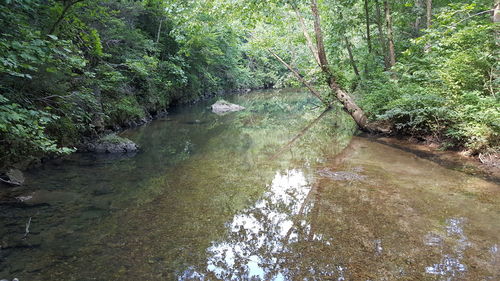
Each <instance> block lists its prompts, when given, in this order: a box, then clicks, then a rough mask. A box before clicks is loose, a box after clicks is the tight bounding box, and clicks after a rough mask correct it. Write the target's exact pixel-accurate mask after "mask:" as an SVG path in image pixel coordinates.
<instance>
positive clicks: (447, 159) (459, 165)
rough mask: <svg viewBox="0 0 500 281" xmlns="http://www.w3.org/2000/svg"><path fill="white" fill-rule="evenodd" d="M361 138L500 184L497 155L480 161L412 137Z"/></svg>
mask: <svg viewBox="0 0 500 281" xmlns="http://www.w3.org/2000/svg"><path fill="white" fill-rule="evenodd" d="M361 136H363V137H366V138H368V139H370V140H373V141H376V142H379V143H382V144H386V145H389V146H392V147H395V148H398V149H401V150H403V151H406V152H410V153H412V154H414V155H415V156H417V157H421V158H424V159H428V160H430V161H433V162H436V163H438V164H440V165H443V166H445V167H449V168H451V169H454V170H457V171H461V172H464V173H466V174H469V175H474V176H480V177H482V178H484V179H487V180H491V181H494V182H500V158H498V156H497V155H491V156H489V157H490V158H491V160H489V161H485V160H481V158H483V157H482V156H481V155H468V154H467V153H466V152H464V151H457V150H443V149H440V144H439V143H435V142H430V143H429V142H423V141H418V140H416V139H414V138H412V137H403V136H399V137H397V136H392V137H388V136H380V135H370V134H361ZM483 159H484V158H483Z"/></svg>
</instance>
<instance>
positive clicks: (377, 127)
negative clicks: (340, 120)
mask: <svg viewBox="0 0 500 281" xmlns="http://www.w3.org/2000/svg"><path fill="white" fill-rule="evenodd" d="M295 11H296V14H297V17H298V18H299V23H300V26H301V28H302V31H303V33H304V37H305V38H306V42H307V46H308V48H309V50H310V51H311V53H312V55H313V56H314V59H315V61H316V62H317V63H318V65H319V67H320V68H321V71H322V73H323V74H324V75H325V77H326V82H327V84H328V87H329V88H330V89H331V91H332V93H333V95H334V96H335V98H336V99H337V100H338V101H339V102H340V103H341V104H342V106H343V108H344V110H345V111H346V112H347V113H349V115H351V117H352V118H353V120H354V121H355V122H356V124H357V125H358V127H359V129H361V130H363V131H367V132H372V133H389V132H390V129H389V128H388V127H387V126H382V125H381V124H379V123H377V122H368V118H367V116H366V114H365V112H364V111H363V110H362V109H361V108H360V107H359V106H358V105H357V104H356V102H355V101H354V98H353V97H352V96H351V95H350V94H349V93H348V92H347V91H345V90H344V89H342V88H341V87H340V85H339V84H338V83H337V79H336V77H335V75H334V74H333V73H332V71H331V69H330V65H329V63H328V59H327V55H326V51H325V45H324V40H323V32H322V29H321V18H320V15H319V11H318V4H317V1H316V0H311V12H312V15H313V19H314V35H315V38H316V44H313V42H312V39H311V37H310V36H309V35H308V32H307V30H306V26H305V24H304V19H303V17H302V16H301V15H300V13H299V12H298V9H297V8H296V7H295ZM314 45H316V46H315V47H314ZM269 52H271V54H272V55H273V56H274V57H275V58H276V59H277V60H279V61H280V62H281V63H282V64H283V65H284V66H286V67H287V68H288V69H289V70H290V71H291V72H292V73H293V74H294V76H295V77H296V78H297V79H298V80H299V81H300V82H301V83H302V84H303V85H304V86H305V87H306V88H307V89H308V90H309V91H310V92H311V93H312V94H313V95H314V96H316V97H317V98H318V99H319V100H320V101H321V102H323V103H324V104H325V105H326V106H328V107H330V106H331V105H330V104H328V103H327V101H326V99H324V98H322V97H321V95H320V94H319V92H318V91H317V90H315V89H314V88H313V87H312V86H311V85H310V84H309V83H308V82H307V81H306V80H305V79H304V78H303V77H302V76H301V75H300V74H299V73H298V72H297V71H296V70H295V69H293V67H291V66H290V65H289V64H288V63H286V62H285V61H284V60H283V59H281V58H280V57H279V56H278V55H277V54H276V53H274V52H273V51H272V50H270V49H269Z"/></svg>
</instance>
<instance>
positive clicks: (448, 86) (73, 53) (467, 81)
mask: <svg viewBox="0 0 500 281" xmlns="http://www.w3.org/2000/svg"><path fill="white" fill-rule="evenodd" d="M499 9H500V4H499V2H498V1H492V0H467V1H466V0H404V1H394V0H318V1H316V0H312V1H305V0H304V1H300V0H295V1H294V0H262V1H259V0H242V1H235V0H227V1H224V0H203V1H201V0H196V1H195V0H179V1H175V0H107V1H102V0H35V1H33V0H2V1H0V26H1V27H2V28H1V29H2V33H1V35H0V162H1V163H2V166H6V165H8V164H11V163H15V162H19V161H25V160H26V159H32V158H33V157H40V156H55V155H64V154H68V153H71V152H73V151H74V150H75V147H77V146H78V144H79V143H81V142H83V141H85V140H89V139H94V138H96V137H98V136H101V135H103V134H105V133H109V132H112V131H119V130H120V129H123V128H127V127H131V126H136V125H139V124H143V123H145V122H147V121H148V120H150V119H151V118H154V117H155V116H157V115H159V114H163V113H164V112H166V111H168V110H169V109H170V108H173V107H175V106H176V105H179V104H185V103H194V102H197V101H199V100H201V99H204V98H206V97H210V96H215V95H218V96H220V95H224V94H229V93H233V92H242V91H248V90H250V89H266V88H288V87H305V88H309V89H310V91H311V93H312V94H314V95H315V96H317V98H318V104H322V106H325V107H332V106H333V107H343V108H344V109H345V110H346V111H347V112H349V113H351V115H352V116H353V118H354V120H355V121H356V123H357V124H358V125H359V127H360V128H361V129H364V130H368V131H371V132H375V133H380V131H382V132H383V133H390V134H394V135H402V136H407V137H412V138H415V139H418V140H420V141H428V142H435V143H439V145H440V147H441V148H443V149H460V150H464V151H466V152H467V153H468V154H470V155H477V154H479V153H483V154H487V153H489V154H492V153H497V152H498V149H499V144H500V143H499V134H500V113H499V110H500V106H499V105H500V103H499V100H498V98H499V97H498V92H499V91H498V89H499V86H500V78H499V71H500V65H499V60H498V58H499V53H498V52H499V50H500V48H499V44H500V41H499V40H500V34H499V31H498V22H499V21H500V10H499ZM359 114H361V115H359ZM372 125H373V126H374V127H373V126H372ZM370 126H372V127H370ZM381 127H384V129H383V130H381V129H380V128H381Z"/></svg>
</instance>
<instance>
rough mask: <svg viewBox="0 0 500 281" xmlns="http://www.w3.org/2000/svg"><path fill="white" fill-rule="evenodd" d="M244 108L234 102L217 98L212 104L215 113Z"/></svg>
mask: <svg viewBox="0 0 500 281" xmlns="http://www.w3.org/2000/svg"><path fill="white" fill-rule="evenodd" d="M244 109H245V108H244V107H243V106H241V105H237V104H234V103H229V102H227V101H225V100H218V101H217V102H216V103H214V104H212V112H213V113H215V114H219V115H222V114H226V113H228V112H235V111H240V110H244Z"/></svg>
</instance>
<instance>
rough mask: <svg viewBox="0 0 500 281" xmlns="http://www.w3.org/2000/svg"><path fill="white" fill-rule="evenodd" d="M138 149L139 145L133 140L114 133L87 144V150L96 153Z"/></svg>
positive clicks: (125, 151)
mask: <svg viewBox="0 0 500 281" xmlns="http://www.w3.org/2000/svg"><path fill="white" fill-rule="evenodd" d="M138 149H139V146H138V145H137V144H135V143H134V142H133V141H131V140H129V139H127V138H123V137H119V136H117V135H114V134H113V135H108V136H105V137H103V138H100V139H99V140H97V141H95V142H93V143H90V144H88V145H87V150H88V151H90V152H95V153H129V152H136V151H137V150H138Z"/></svg>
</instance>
